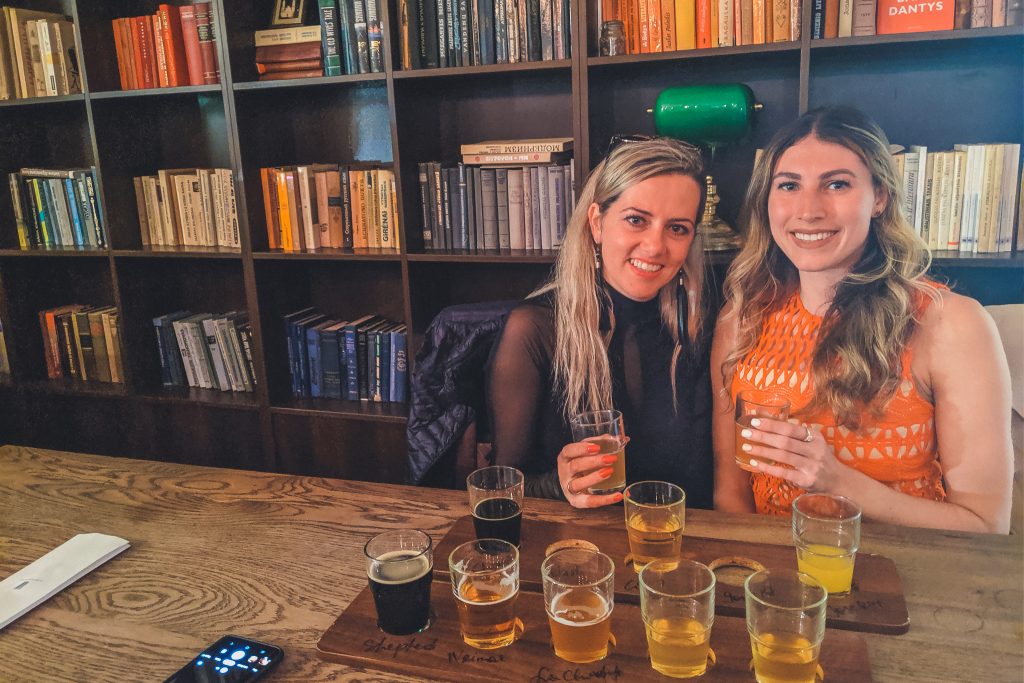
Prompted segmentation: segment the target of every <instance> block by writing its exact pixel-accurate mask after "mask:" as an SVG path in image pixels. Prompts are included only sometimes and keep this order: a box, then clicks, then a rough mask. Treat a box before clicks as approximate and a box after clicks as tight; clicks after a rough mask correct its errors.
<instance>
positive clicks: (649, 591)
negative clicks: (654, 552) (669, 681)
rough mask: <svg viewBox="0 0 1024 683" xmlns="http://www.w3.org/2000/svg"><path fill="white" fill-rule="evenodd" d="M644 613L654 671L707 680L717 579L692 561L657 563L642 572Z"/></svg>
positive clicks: (642, 611) (641, 601)
mask: <svg viewBox="0 0 1024 683" xmlns="http://www.w3.org/2000/svg"><path fill="white" fill-rule="evenodd" d="M640 613H641V614H642V616H643V619H644V628H645V630H646V631H647V651H648V654H650V656H651V666H652V667H653V668H654V670H655V671H657V672H659V673H662V674H664V675H666V676H671V677H672V678H692V677H694V676H700V675H703V673H704V672H705V671H707V668H708V654H709V652H710V650H711V647H710V645H711V626H712V624H714V622H715V574H714V572H712V571H711V570H710V569H708V568H707V567H706V566H705V565H703V564H701V563H700V562H693V561H692V560H655V561H654V562H651V563H650V564H648V565H647V566H645V567H644V568H643V569H642V570H641V571H640Z"/></svg>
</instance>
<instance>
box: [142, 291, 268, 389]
mask: <svg viewBox="0 0 1024 683" xmlns="http://www.w3.org/2000/svg"><path fill="white" fill-rule="evenodd" d="M153 327H154V328H155V330H156V343H157V348H158V349H159V353H160V380H161V382H162V383H163V385H164V386H169V387H184V386H189V387H197V388H201V389H218V390H220V391H236V392H251V391H252V390H253V387H254V386H255V385H256V371H255V369H254V368H253V362H252V348H253V347H252V326H251V325H250V323H249V314H248V313H246V312H244V311H232V312H230V313H223V314H220V315H212V314H210V313H196V314H193V313H191V312H190V311H177V312H175V313H168V314H167V315H161V316H159V317H157V318H154V319H153Z"/></svg>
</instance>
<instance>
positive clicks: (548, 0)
mask: <svg viewBox="0 0 1024 683" xmlns="http://www.w3.org/2000/svg"><path fill="white" fill-rule="evenodd" d="M569 6H570V1H569V0H399V3H398V35H399V43H400V46H401V56H402V68H403V69H427V68H435V67H449V66H470V65H476V64H508V63H515V62H537V61H541V60H553V59H568V58H569V57H571V56H572V50H571V49H570V46H571V43H572V37H571V25H570V21H569Z"/></svg>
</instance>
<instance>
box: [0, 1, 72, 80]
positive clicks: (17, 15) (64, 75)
mask: <svg viewBox="0 0 1024 683" xmlns="http://www.w3.org/2000/svg"><path fill="white" fill-rule="evenodd" d="M77 54H78V50H76V49H75V25H74V23H72V21H71V18H70V17H66V16H64V15H63V14H55V13H53V12H37V11H35V10H29V9H21V8H18V7H0V100H13V99H22V98H27V97H52V96H56V95H70V94H72V93H80V92H82V80H81V77H80V75H79V74H80V71H79V65H78V59H77Z"/></svg>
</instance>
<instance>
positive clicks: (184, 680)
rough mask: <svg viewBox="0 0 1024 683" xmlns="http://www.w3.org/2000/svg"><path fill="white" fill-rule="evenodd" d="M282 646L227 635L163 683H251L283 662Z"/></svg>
mask: <svg viewBox="0 0 1024 683" xmlns="http://www.w3.org/2000/svg"><path fill="white" fill-rule="evenodd" d="M282 657H284V652H283V651H282V650H281V648H279V647H274V646H273V645H267V644H266V643H260V642H258V641H255V640H249V639H248V638H239V637H238V636H224V637H223V638H221V639H220V640H218V641H217V642H216V643H214V644H213V645H210V646H209V647H208V648H206V649H205V650H203V651H202V652H200V653H199V654H198V655H197V656H196V657H195V658H193V659H192V661H190V662H189V663H188V664H186V665H185V666H183V667H182V668H181V670H179V671H178V672H177V673H176V674H174V675H172V676H171V677H170V678H168V679H167V680H166V681H164V683H248V681H255V680H257V679H259V678H260V677H262V676H263V673H264V672H265V671H267V670H268V669H270V668H271V667H273V666H274V665H275V664H277V663H278V662H279V661H281V659H282Z"/></svg>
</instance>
